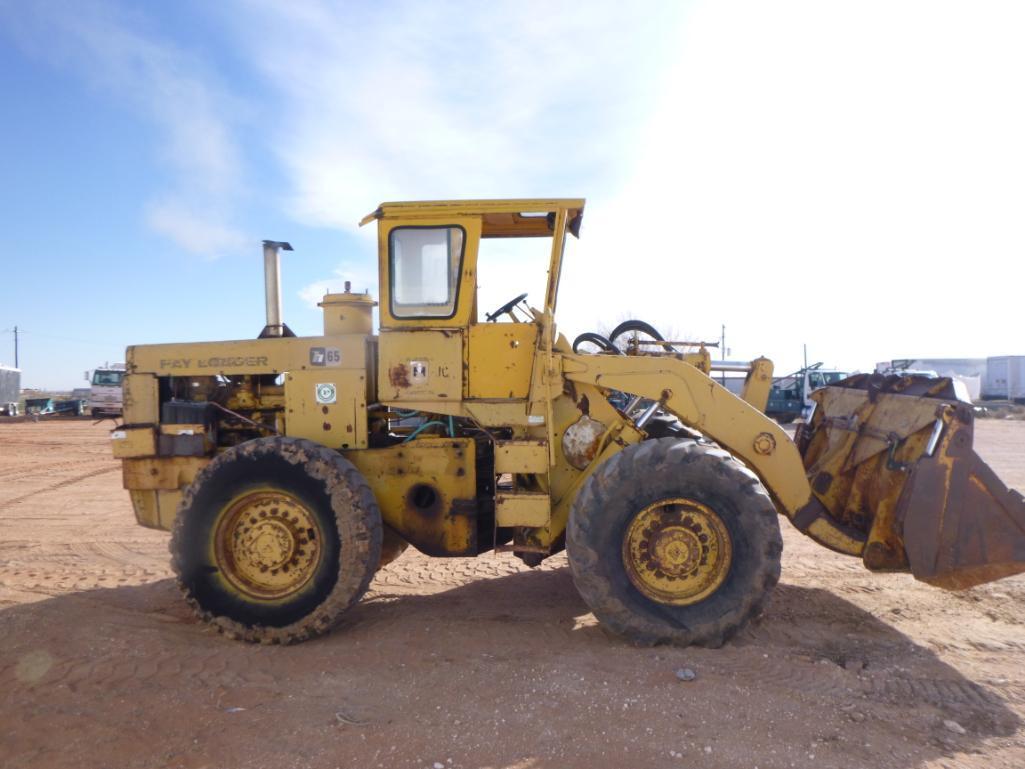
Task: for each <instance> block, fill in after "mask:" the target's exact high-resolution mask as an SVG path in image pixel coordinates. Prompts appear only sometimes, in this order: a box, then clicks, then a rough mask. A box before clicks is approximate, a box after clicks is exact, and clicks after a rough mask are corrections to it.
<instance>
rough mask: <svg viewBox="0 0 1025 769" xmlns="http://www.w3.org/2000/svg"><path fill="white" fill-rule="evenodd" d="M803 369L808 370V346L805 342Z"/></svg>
mask: <svg viewBox="0 0 1025 769" xmlns="http://www.w3.org/2000/svg"><path fill="white" fill-rule="evenodd" d="M804 367H805V368H808V344H807V342H806V343H805V345H804Z"/></svg>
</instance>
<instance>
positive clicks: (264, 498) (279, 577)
mask: <svg viewBox="0 0 1025 769" xmlns="http://www.w3.org/2000/svg"><path fill="white" fill-rule="evenodd" d="M320 542H321V532H320V526H319V525H318V524H317V519H316V517H315V516H314V515H313V513H311V512H310V511H309V510H308V509H307V508H306V506H305V505H303V504H302V503H301V502H300V501H299V500H297V499H296V498H295V497H293V496H291V495H289V494H285V493H284V492H280V491H257V492H250V493H247V494H245V495H243V496H241V497H238V498H236V499H234V500H232V502H231V503H229V504H228V506H227V507H226V508H225V509H224V512H223V513H222V514H221V516H220V521H219V522H218V525H217V529H216V533H215V535H214V557H215V560H216V562H217V566H218V568H219V569H220V571H221V574H223V575H224V577H225V579H227V581H228V582H229V583H231V585H232V586H233V587H235V588H236V589H237V590H239V591H240V592H242V593H245V594H246V595H247V596H250V597H254V598H261V599H265V600H274V599H278V598H284V597H285V596H288V595H291V594H293V593H296V592H298V591H299V590H301V589H302V588H303V587H304V586H305V585H306V583H307V582H309V581H310V579H312V578H313V574H314V572H316V570H317V566H318V565H319V563H320V558H321V552H322V551H321V548H320Z"/></svg>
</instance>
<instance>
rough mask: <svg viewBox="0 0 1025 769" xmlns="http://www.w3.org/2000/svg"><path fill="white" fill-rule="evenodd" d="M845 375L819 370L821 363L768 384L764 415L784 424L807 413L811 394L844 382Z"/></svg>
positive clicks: (833, 371) (810, 404)
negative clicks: (767, 397)
mask: <svg viewBox="0 0 1025 769" xmlns="http://www.w3.org/2000/svg"><path fill="white" fill-rule="evenodd" d="M847 376H848V372H846V371H835V370H832V369H824V368H822V364H821V363H815V364H813V365H811V366H806V367H805V368H802V369H798V370H797V371H795V372H794V373H792V374H787V375H786V376H782V377H777V378H776V379H773V380H772V389H770V390H769V400H768V403H767V404H766V406H765V415H766V416H770V417H772V418H773V419H775V420H776V421H777V422H780V423H782V424H788V423H790V422H793V421H794V420H795V419H797V418H798V417H804V418H807V417H808V415H809V414H810V413H811V407H812V403H813V402H814V401H812V397H811V394H812V393H813V392H815V391H816V390H818V389H820V388H822V387H826V386H828V385H831V384H834V383H835V382H839V381H840V380H841V379H846V378H847Z"/></svg>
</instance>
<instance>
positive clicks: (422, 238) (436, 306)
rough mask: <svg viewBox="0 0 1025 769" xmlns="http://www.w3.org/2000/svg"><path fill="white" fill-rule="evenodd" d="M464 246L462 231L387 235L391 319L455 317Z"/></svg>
mask: <svg viewBox="0 0 1025 769" xmlns="http://www.w3.org/2000/svg"><path fill="white" fill-rule="evenodd" d="M465 243H466V233H465V231H464V230H463V228H462V227H396V228H395V229H393V230H392V231H391V232H390V233H389V235H388V258H389V260H390V262H391V265H390V266H391V270H390V275H391V286H390V294H391V313H392V315H393V316H394V317H396V318H451V317H452V316H453V315H455V312H456V300H457V297H458V287H459V273H460V271H461V270H462V266H463V251H464V247H465Z"/></svg>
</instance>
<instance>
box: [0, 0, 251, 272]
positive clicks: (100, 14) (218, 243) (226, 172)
mask: <svg viewBox="0 0 1025 769" xmlns="http://www.w3.org/2000/svg"><path fill="white" fill-rule="evenodd" d="M0 10H2V11H3V17H4V19H5V23H6V24H7V26H8V31H9V32H11V33H13V34H12V37H13V38H14V39H15V40H17V41H18V43H19V44H20V45H22V46H23V47H25V48H26V49H28V50H30V51H32V52H33V53H35V54H37V55H39V56H40V57H43V58H46V59H48V60H49V61H51V62H52V63H54V64H57V65H59V66H62V67H64V68H66V69H68V70H71V71H73V72H74V73H75V74H76V75H78V76H80V77H81V78H83V79H84V80H85V81H86V82H87V83H88V84H90V85H92V86H94V87H98V88H100V89H102V90H103V91H105V92H107V93H109V94H111V95H112V96H113V97H114V98H115V99H116V100H118V101H121V102H124V103H125V104H127V105H128V106H129V107H130V108H132V109H134V110H136V111H137V112H139V113H140V114H142V115H143V116H144V117H145V118H146V119H148V120H149V121H150V122H152V124H153V125H154V126H155V127H156V128H157V130H158V131H159V133H160V136H161V140H160V146H159V149H158V153H159V156H160V158H161V159H162V160H163V161H164V162H165V163H166V165H167V166H168V169H169V178H168V179H167V180H166V181H167V187H168V188H167V189H166V190H164V191H163V192H162V193H160V195H159V197H158V199H156V200H153V201H151V202H150V203H149V204H148V205H145V206H144V215H145V217H146V220H147V222H148V223H149V224H150V225H151V226H152V227H153V228H154V229H155V230H156V231H157V232H160V233H161V234H165V235H167V236H169V237H170V238H171V239H172V240H174V241H175V242H176V243H177V244H178V245H179V246H180V247H182V248H184V249H186V250H188V251H192V252H195V253H200V254H204V255H208V256H216V255H218V254H219V253H223V251H224V250H225V249H228V248H231V247H234V245H236V244H237V243H239V242H241V240H242V238H241V235H240V234H239V233H238V232H237V231H235V230H234V229H233V228H232V226H231V225H230V223H229V222H230V220H231V214H230V210H231V198H232V197H233V196H235V195H237V194H238V193H239V191H240V188H241V182H240V179H241V162H240V158H239V150H238V147H237V145H236V142H235V140H234V138H233V135H232V127H231V125H230V122H229V120H228V119H227V117H226V116H227V115H229V114H231V112H232V111H233V110H237V107H238V105H237V103H236V101H235V100H234V99H233V98H232V97H230V96H229V95H228V94H227V93H226V91H225V90H224V89H223V88H221V87H219V86H218V85H217V82H216V79H215V78H214V77H213V76H212V74H211V73H210V72H209V71H208V70H207V69H206V67H205V66H204V65H203V63H202V62H201V61H200V60H199V59H198V58H197V57H195V56H193V55H192V54H190V53H189V52H188V51H186V50H183V49H182V48H180V47H178V46H177V45H175V44H172V43H170V42H168V41H166V40H163V39H161V38H160V37H159V36H158V35H156V34H153V33H151V32H148V31H145V30H146V27H147V26H148V23H147V20H146V19H145V18H143V17H141V16H139V15H136V14H133V13H131V12H129V11H125V12H123V13H122V12H119V11H116V10H115V9H113V8H112V7H111V6H109V5H107V4H101V3H96V2H88V1H86V0H82V1H81V2H59V1H58V2H38V3H32V4H30V5H24V4H18V5H17V7H14V6H11V7H8V8H5V9H0Z"/></svg>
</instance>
